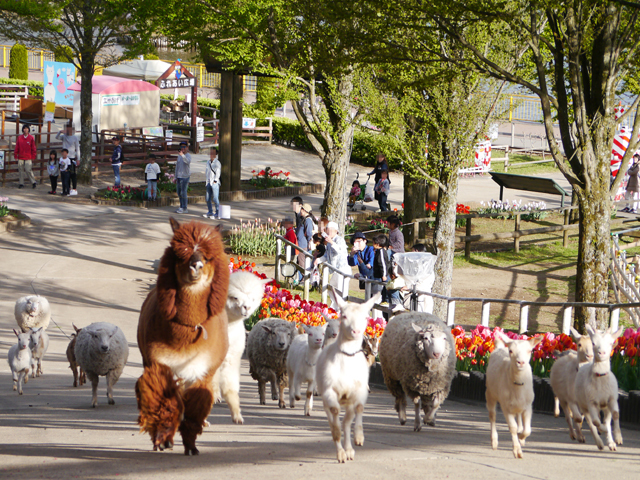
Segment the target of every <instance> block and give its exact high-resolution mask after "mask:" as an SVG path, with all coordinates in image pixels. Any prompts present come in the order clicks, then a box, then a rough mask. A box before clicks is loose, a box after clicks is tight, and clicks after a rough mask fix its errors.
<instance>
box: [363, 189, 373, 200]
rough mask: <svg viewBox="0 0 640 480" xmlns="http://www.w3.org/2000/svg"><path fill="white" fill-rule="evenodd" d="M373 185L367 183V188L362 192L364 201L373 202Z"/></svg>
mask: <svg viewBox="0 0 640 480" xmlns="http://www.w3.org/2000/svg"><path fill="white" fill-rule="evenodd" d="M373 200H374V195H373V187H372V186H371V185H367V189H366V190H365V192H364V201H365V202H373Z"/></svg>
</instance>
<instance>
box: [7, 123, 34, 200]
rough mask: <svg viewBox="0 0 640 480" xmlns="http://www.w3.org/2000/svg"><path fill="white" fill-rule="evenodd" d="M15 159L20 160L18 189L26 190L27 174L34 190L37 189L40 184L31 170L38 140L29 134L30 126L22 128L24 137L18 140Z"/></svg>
mask: <svg viewBox="0 0 640 480" xmlns="http://www.w3.org/2000/svg"><path fill="white" fill-rule="evenodd" d="M13 158H15V159H16V160H18V176H19V178H18V188H24V174H25V173H26V174H27V177H28V179H29V181H30V182H31V184H32V185H33V188H36V186H37V185H38V184H37V183H36V178H35V177H34V176H33V171H32V170H31V169H32V166H33V161H34V160H35V159H36V140H35V138H33V136H32V135H30V134H29V125H23V126H22V135H21V136H19V137H18V138H17V139H16V148H15V150H14V151H13Z"/></svg>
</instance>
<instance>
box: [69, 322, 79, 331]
mask: <svg viewBox="0 0 640 480" xmlns="http://www.w3.org/2000/svg"><path fill="white" fill-rule="evenodd" d="M71 326H72V327H73V329H74V330H75V331H76V333H78V332H79V331H80V330H81V329H80V328H78V327H76V326H75V325H74V324H73V323H72V324H71Z"/></svg>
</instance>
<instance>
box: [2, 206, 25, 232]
mask: <svg viewBox="0 0 640 480" xmlns="http://www.w3.org/2000/svg"><path fill="white" fill-rule="evenodd" d="M9 213H12V214H16V213H17V214H20V215H21V216H22V218H18V219H16V220H3V219H0V233H4V232H15V231H16V230H19V229H21V228H23V227H26V226H27V225H31V218H29V217H28V216H26V215H25V214H24V213H21V212H20V210H9ZM2 218H7V217H2Z"/></svg>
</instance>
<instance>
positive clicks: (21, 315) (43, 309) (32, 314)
mask: <svg viewBox="0 0 640 480" xmlns="http://www.w3.org/2000/svg"><path fill="white" fill-rule="evenodd" d="M14 315H15V317H16V322H17V323H18V327H20V329H21V330H22V332H23V333H27V332H28V331H29V329H30V328H38V327H42V328H43V329H45V330H46V329H47V327H48V326H49V322H50V320H51V306H50V305H49V302H48V300H47V299H46V298H44V297H41V296H40V295H27V296H24V297H20V298H19V299H18V301H17V302H16V306H15V308H14Z"/></svg>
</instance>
